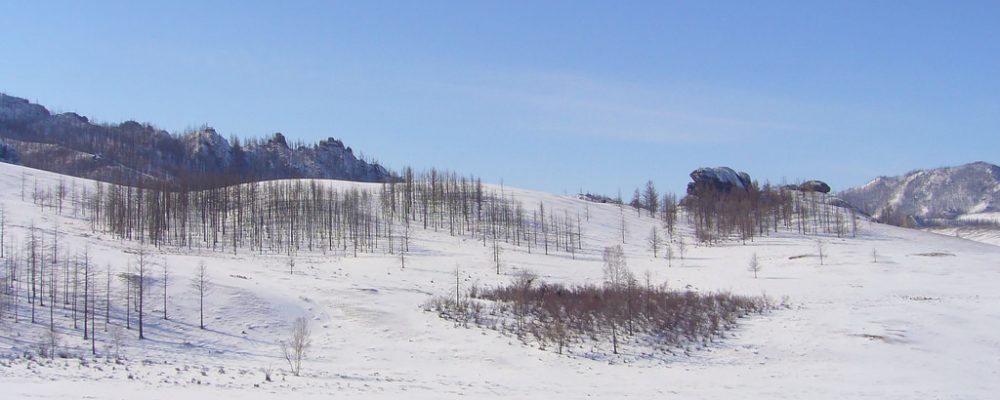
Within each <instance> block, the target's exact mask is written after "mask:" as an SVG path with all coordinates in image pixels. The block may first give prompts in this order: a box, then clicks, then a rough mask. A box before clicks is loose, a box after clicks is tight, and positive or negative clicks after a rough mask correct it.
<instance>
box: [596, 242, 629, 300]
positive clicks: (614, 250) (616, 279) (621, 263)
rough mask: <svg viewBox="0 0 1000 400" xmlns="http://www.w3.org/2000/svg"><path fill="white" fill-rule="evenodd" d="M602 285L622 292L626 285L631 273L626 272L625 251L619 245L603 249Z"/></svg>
mask: <svg viewBox="0 0 1000 400" xmlns="http://www.w3.org/2000/svg"><path fill="white" fill-rule="evenodd" d="M602 259H603V260H604V269H603V272H604V285H605V286H608V287H610V288H613V289H616V290H622V289H624V288H625V286H626V285H628V281H629V279H631V278H632V273H631V272H630V271H629V270H628V263H627V261H626V260H625V250H624V249H622V246H621V245H615V246H610V247H605V248H604V254H603V256H602Z"/></svg>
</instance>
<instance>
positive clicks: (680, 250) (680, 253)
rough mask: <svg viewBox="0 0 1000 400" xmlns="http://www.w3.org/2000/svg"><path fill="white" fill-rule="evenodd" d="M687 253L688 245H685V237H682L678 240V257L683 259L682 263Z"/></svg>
mask: <svg viewBox="0 0 1000 400" xmlns="http://www.w3.org/2000/svg"><path fill="white" fill-rule="evenodd" d="M685 252H687V244H686V243H684V237H683V236H682V237H680V238H678V239H677V256H678V257H680V258H681V261H684V253H685ZM681 264H683V263H681Z"/></svg>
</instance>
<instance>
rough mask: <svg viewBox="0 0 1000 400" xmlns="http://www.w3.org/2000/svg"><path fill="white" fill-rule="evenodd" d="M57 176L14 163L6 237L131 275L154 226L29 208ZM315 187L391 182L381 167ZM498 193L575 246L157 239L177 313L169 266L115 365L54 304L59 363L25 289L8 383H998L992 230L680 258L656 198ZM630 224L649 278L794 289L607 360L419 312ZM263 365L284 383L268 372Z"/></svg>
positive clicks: (564, 387)
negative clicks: (681, 346) (562, 223)
mask: <svg viewBox="0 0 1000 400" xmlns="http://www.w3.org/2000/svg"><path fill="white" fill-rule="evenodd" d="M22 179H23V180H25V181H27V182H28V183H27V185H26V186H27V187H28V188H29V189H28V192H27V194H26V195H25V197H24V198H22V197H21V193H20V191H19V190H18V188H20V187H22ZM36 180H37V184H36V183H35V182H36ZM60 182H62V186H64V187H71V188H73V190H72V191H71V193H77V196H79V195H80V193H82V192H84V191H83V190H82V189H83V188H85V187H88V188H92V187H93V185H94V184H93V182H90V181H86V180H82V179H74V178H65V177H60V176H58V175H56V174H52V173H48V172H42V171H37V170H31V169H26V168H24V167H20V166H14V165H0V184H3V185H4V187H6V188H9V190H5V191H3V192H0V204H2V205H3V208H4V217H5V227H6V228H5V232H4V235H5V236H6V238H7V239H6V240H7V241H11V240H15V241H16V243H18V246H15V248H22V247H19V246H23V244H24V243H26V242H25V241H23V238H25V237H26V236H25V235H26V234H28V233H30V227H32V226H34V227H35V228H36V230H37V231H38V233H39V236H40V237H42V238H47V237H50V236H51V233H52V231H53V229H55V230H57V231H59V232H61V233H62V235H61V237H60V238H59V246H60V248H63V249H66V251H69V252H70V253H68V255H76V256H80V255H82V252H83V250H84V249H86V251H87V253H86V254H87V255H89V257H90V258H91V260H92V263H93V265H96V266H99V268H98V271H99V272H100V273H105V271H104V270H105V268H110V270H111V271H112V272H113V273H115V274H117V273H119V272H123V271H124V270H125V268H126V266H127V264H129V263H131V264H134V263H135V254H134V253H127V252H134V251H135V249H136V248H137V247H138V243H136V242H134V241H128V240H121V239H119V238H118V237H117V236H115V235H114V234H112V233H107V232H102V231H101V230H96V231H95V229H94V225H93V223H92V222H91V221H92V216H90V215H83V212H82V211H81V210H85V209H86V207H85V206H84V205H76V204H75V203H74V202H73V201H67V202H66V203H65V204H63V205H62V208H61V211H60V209H59V208H58V206H57V205H55V204H53V203H51V202H50V203H48V205H46V206H45V207H44V208H41V207H39V206H38V205H36V204H35V203H38V202H40V201H41V202H44V201H45V200H34V199H35V198H37V199H44V198H46V197H47V196H45V195H44V194H42V195H38V196H33V193H45V192H48V193H54V192H56V191H57V188H58V187H59V186H60ZM316 183H317V184H318V185H322V186H329V187H332V188H336V189H338V190H349V189H351V188H358V189H366V188H367V189H370V190H379V185H375V184H366V183H352V182H342V181H317V182H316ZM35 187H37V188H38V189H34V188H35ZM486 189H487V190H490V191H497V192H500V191H501V190H502V191H503V194H504V196H508V197H511V198H516V199H517V201H520V202H522V203H523V204H525V205H535V204H544V206H545V208H546V210H548V212H549V213H552V214H556V215H560V214H565V215H573V214H577V213H579V215H581V216H582V217H581V229H580V231H581V233H582V235H581V243H580V244H581V246H580V247H581V248H580V249H579V250H578V251H574V252H573V253H569V252H567V251H555V250H552V251H550V255H544V254H540V253H541V251H540V249H538V248H534V249H532V251H531V252H530V253H529V252H528V250H527V249H525V248H523V247H518V246H508V245H503V259H504V263H503V264H504V265H503V267H502V269H501V274H500V275H498V274H497V273H496V271H495V269H494V268H495V267H494V263H493V259H492V254H493V250H492V248H491V246H486V245H484V242H483V241H481V240H478V239H476V238H473V237H468V236H464V235H461V234H458V235H453V234H451V233H449V231H448V230H447V229H435V228H434V227H433V226H428V227H427V228H426V229H425V228H423V227H422V226H419V225H417V224H414V227H413V230H412V232H411V234H412V236H411V237H410V246H411V248H410V251H409V252H407V253H406V260H405V268H401V266H400V261H399V255H398V254H389V253H388V252H386V251H372V252H361V253H358V254H357V256H355V255H354V253H353V251H351V250H350V246H348V250H343V249H339V248H338V249H335V250H333V251H321V250H314V251H311V252H310V251H305V250H303V251H300V252H298V253H297V254H296V255H295V257H294V258H295V264H294V266H293V267H291V270H290V267H289V265H288V264H289V263H288V259H289V256H288V255H287V254H284V253H274V252H269V251H266V250H260V251H250V250H247V249H236V250H235V252H234V250H233V249H230V248H226V249H221V248H220V249H216V250H212V249H211V247H205V246H203V245H197V246H189V247H183V248H182V247H175V246H169V245H164V246H162V247H160V248H152V247H150V248H149V251H150V252H151V253H152V258H153V259H154V260H155V263H156V265H157V271H158V268H159V266H162V265H163V264H166V265H167V266H168V268H169V271H170V275H169V276H170V281H169V282H173V283H170V284H169V286H168V290H169V291H170V292H171V293H172V294H171V296H170V298H169V301H168V304H167V311H168V314H169V318H170V319H169V320H164V319H162V318H161V317H160V315H161V313H162V312H163V308H162V306H161V304H162V303H161V302H162V300H160V296H162V293H161V292H160V289H157V287H159V283H160V282H161V281H159V280H158V279H157V280H154V281H153V282H154V283H152V284H151V285H152V288H153V289H152V290H153V293H152V294H151V297H150V299H151V300H150V301H149V304H148V305H147V306H148V307H149V309H148V310H147V324H148V325H147V329H146V335H147V339H145V340H141V341H140V340H138V339H137V337H136V332H135V327H134V326H133V329H132V330H127V331H125V337H124V339H123V348H122V350H121V351H122V353H123V354H124V356H125V357H124V358H125V359H124V360H123V361H117V362H116V361H113V360H108V359H106V358H105V357H106V356H107V355H108V353H109V352H111V351H112V350H111V349H109V348H108V343H109V342H108V340H109V334H110V333H105V332H102V328H103V326H104V324H103V321H101V319H100V318H98V319H97V325H96V328H97V329H96V336H95V337H96V346H97V350H98V354H99V356H98V357H94V356H91V355H90V343H89V342H85V341H83V340H82V333H81V332H80V330H79V329H73V327H72V325H73V323H72V318H73V316H72V313H70V312H69V311H68V308H67V306H66V305H62V304H61V305H60V306H58V307H56V309H54V310H53V311H55V313H54V315H55V318H56V319H57V323H59V327H58V328H57V331H58V332H59V342H60V343H61V345H60V348H61V349H62V350H63V352H65V353H66V354H68V355H69V358H56V359H55V360H51V361H50V360H48V359H45V358H39V357H37V356H32V357H31V358H30V359H29V358H27V357H26V356H25V355H26V354H34V353H36V351H37V349H38V346H39V342H43V343H44V341H45V340H46V339H45V338H46V337H47V336H46V335H47V333H46V332H47V331H48V321H49V311H50V309H49V308H48V307H47V306H46V307H39V310H40V311H39V312H38V314H39V315H38V319H39V320H40V322H39V323H36V324H31V323H30V322H26V321H25V319H26V318H27V308H26V304H25V303H24V302H22V303H19V305H18V307H19V310H20V311H19V312H20V317H19V318H20V321H19V322H16V323H15V322H14V320H13V318H12V315H11V314H10V312H9V310H10V308H7V309H6V310H7V312H5V314H4V315H3V316H0V354H2V355H0V375H2V376H3V377H4V393H5V396H7V395H9V396H11V397H14V398H29V397H46V398H80V397H109V396H113V397H133V396H141V397H142V398H173V397H177V396H185V397H187V398H218V397H223V398H229V397H240V398H268V399H272V398H297V399H298V398H327V397H330V396H349V397H378V398H399V397H406V398H435V399H436V398H457V397H469V396H472V397H475V398H581V397H586V396H594V397H605V398H621V397H638V398H651V397H659V396H664V395H667V396H671V395H673V396H679V397H683V398H693V397H697V398H719V399H723V398H725V399H728V398H733V397H749V398H813V399H817V398H831V399H834V398H836V399H840V398H845V397H849V398H887V397H888V398H916V397H923V398H928V397H929V398H935V397H948V398H987V397H990V396H992V395H993V394H994V393H995V392H996V391H997V390H998V389H1000V386H998V384H997V383H996V382H997V380H996V379H994V378H995V376H994V375H995V371H996V370H998V368H1000V360H998V359H997V358H996V357H995V354H997V353H998V351H1000V343H997V342H996V340H995V332H996V329H997V328H1000V315H997V313H996V312H995V307H994V305H995V304H996V303H997V301H998V300H1000V295H998V294H997V292H996V290H995V288H996V287H997V285H998V283H1000V268H998V266H997V265H996V262H995V260H997V257H998V256H1000V249H998V248H996V247H993V246H987V245H983V244H979V243H975V242H971V241H966V240H961V239H956V238H950V237H944V236H940V235H933V234H928V233H924V232H920V231H915V230H908V229H901V228H896V227H892V226H886V225H881V224H876V223H869V222H862V223H860V224H859V231H858V234H857V236H856V237H851V236H845V237H842V238H838V237H836V236H833V235H822V234H820V235H805V236H803V235H800V234H797V233H794V232H786V231H784V230H779V231H778V232H775V233H772V234H771V235H769V236H765V237H758V238H756V239H755V240H754V241H753V242H750V243H748V244H747V245H739V244H736V243H733V242H723V243H720V244H717V245H713V246H701V245H695V240H694V231H693V228H692V227H691V226H690V225H689V224H688V223H687V222H686V221H685V218H683V217H682V218H680V221H681V222H680V224H679V227H678V231H677V235H676V237H675V241H674V244H673V246H674V248H677V245H678V243H679V242H680V241H681V240H683V241H685V242H686V243H687V246H686V252H685V254H684V258H683V260H682V259H680V258H679V257H678V255H675V258H674V259H673V260H672V261H671V262H669V263H668V261H667V260H666V259H664V258H657V259H654V258H653V257H652V253H651V252H650V250H649V249H648V246H647V244H646V235H647V234H648V232H649V231H650V229H652V227H654V226H659V222H658V221H657V220H655V219H652V218H649V217H648V216H646V215H641V216H640V215H638V213H636V212H633V211H631V210H630V209H626V210H625V212H622V211H620V210H619V208H618V207H617V206H616V205H612V204H595V203H590V202H586V201H582V200H578V199H574V198H570V197H565V196H557V195H550V194H544V193H538V192H531V191H524V190H518V189H511V188H509V187H505V188H502V189H501V188H499V187H494V186H487V187H486ZM90 193H93V191H90ZM49 198H50V199H51V197H49ZM68 198H69V199H72V198H73V196H69V197H68ZM622 220H624V221H625V225H626V227H627V229H626V233H625V236H626V240H625V241H626V244H625V245H624V249H625V254H626V256H627V259H628V267H629V268H630V269H631V270H632V271H634V272H635V273H636V274H637V275H642V274H644V273H645V272H646V271H649V272H650V275H651V276H652V277H653V279H654V280H655V281H656V282H665V283H666V284H667V285H668V286H669V287H672V288H676V289H682V290H692V291H697V292H711V291H730V292H733V293H738V294H748V295H759V294H761V293H766V294H767V295H768V296H770V297H772V298H774V299H775V301H776V302H779V301H781V300H780V299H783V298H784V299H786V300H785V301H786V302H787V303H788V304H790V305H791V307H790V308H788V309H777V310H774V311H772V312H769V313H766V314H764V315H760V316H752V317H748V318H745V319H743V320H741V321H740V323H739V327H738V328H737V329H736V330H735V331H733V332H731V333H727V334H726V335H725V337H724V338H721V339H720V340H719V341H717V342H715V343H711V344H710V345H708V346H696V345H692V346H691V347H690V348H689V349H687V351H685V352H681V353H678V354H676V355H674V356H662V355H659V356H657V355H656V353H647V350H643V348H642V347H636V346H633V347H629V348H628V350H627V351H625V352H623V354H621V355H618V356H613V355H609V353H608V352H607V350H608V349H607V346H606V344H602V343H593V342H587V341H583V342H578V343H575V344H574V345H572V346H571V347H570V349H569V350H568V351H567V353H566V354H564V355H559V354H556V353H555V352H554V351H552V350H551V349H540V348H539V346H538V345H537V344H532V342H530V341H529V342H528V343H527V344H524V343H522V342H521V341H519V340H517V339H516V338H513V337H510V336H506V335H501V334H498V333H496V332H495V331H491V330H488V329H482V328H477V327H456V325H455V324H454V323H453V322H450V321H447V320H444V319H441V318H439V317H438V316H437V315H436V314H435V313H433V312H427V311H424V310H423V304H424V303H426V302H427V301H428V300H429V299H431V298H432V297H433V296H439V295H443V296H450V295H453V294H454V289H453V288H454V285H455V275H454V271H455V269H456V267H458V269H459V271H460V275H459V276H460V282H459V284H460V285H461V286H462V287H470V286H472V285H473V284H475V283H478V284H479V285H483V286H496V285H499V284H502V283H504V282H507V281H509V280H510V279H511V277H512V276H513V275H515V274H516V273H517V271H519V270H522V269H530V270H533V271H535V272H537V273H538V274H539V275H540V276H541V278H542V279H544V280H546V281H549V282H559V283H565V284H585V283H600V282H601V281H602V279H603V278H602V261H601V249H603V247H604V246H609V245H614V244H616V243H620V242H621V237H622V233H621V221H622ZM15 238H16V239H15ZM817 239H821V240H823V241H824V243H825V246H826V249H825V253H826V259H825V262H824V263H823V265H820V263H819V259H818V258H817V257H816V253H817V244H816V240H817ZM45 241H46V243H47V244H48V245H49V246H51V244H52V241H51V240H50V239H45ZM46 248H49V247H46ZM873 251H874V252H875V255H876V256H877V263H874V262H873ZM754 253H756V254H757V256H758V257H759V259H760V260H761V263H762V265H763V269H762V271H761V272H760V277H759V278H758V279H755V278H754V276H753V274H752V273H751V272H748V271H747V261H748V260H749V259H750V257H751V254H754ZM11 256H12V254H6V257H5V260H10V259H11ZM22 256H23V254H22ZM16 257H17V256H15V258H16ZM661 257H662V255H661ZM63 259H64V260H66V259H69V258H65V257H64V258H63ZM200 262H204V263H205V264H206V266H207V268H208V271H209V273H210V277H211V279H212V280H213V282H214V284H215V290H214V291H212V292H211V293H210V295H209V296H208V298H207V303H206V325H207V326H206V328H207V329H205V330H202V329H199V328H198V317H197V311H198V304H197V296H194V295H192V291H191V289H190V288H189V287H188V286H189V285H188V283H189V282H190V281H191V278H192V276H193V275H194V272H195V270H196V267H197V266H198V264H199V263H200ZM5 265H6V264H5ZM3 272H4V273H5V274H6V273H8V272H9V270H8V269H5V270H4V271H3ZM5 276H8V277H9V275H5ZM157 276H159V275H158V272H157V274H154V278H155V277H157ZM98 277H100V274H99V275H98ZM7 282H9V281H7ZM99 282H102V280H99ZM122 284H123V283H122V282H119V281H117V280H116V281H115V282H112V291H113V292H114V293H115V294H114V296H118V295H123V293H122V292H123V290H122V289H121V288H122V286H121V285H122ZM98 293H101V292H100V291H98ZM22 294H23V292H22ZM113 299H115V300H114V302H115V304H119V303H120V302H122V301H123V300H120V299H117V298H116V297H113ZM57 304H58V303H57ZM111 311H112V313H111V324H110V325H111V327H112V331H113V330H114V329H113V328H114V327H115V326H117V325H120V324H122V323H123V318H124V316H123V315H122V312H123V310H122V309H121V308H117V307H115V308H113V309H112V310H111ZM299 316H305V317H306V318H307V319H308V321H309V323H310V325H311V327H312V329H313V347H312V349H311V353H310V354H309V356H308V357H307V359H306V361H305V364H304V367H303V376H301V377H295V376H292V375H290V374H288V373H287V365H285V364H284V360H283V359H282V358H281V357H280V352H279V350H278V345H279V342H280V341H281V340H284V339H285V338H286V337H287V335H288V332H289V325H290V323H291V321H292V320H293V319H294V318H296V317H299ZM32 359H33V360H34V361H32ZM269 367H270V368H273V371H274V372H273V373H272V375H273V381H271V382H267V381H265V379H264V373H263V372H262V371H263V370H264V369H267V368H269ZM54 382H55V383H54ZM151 389H155V391H151Z"/></svg>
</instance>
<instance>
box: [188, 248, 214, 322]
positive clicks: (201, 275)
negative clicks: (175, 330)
mask: <svg viewBox="0 0 1000 400" xmlns="http://www.w3.org/2000/svg"><path fill="white" fill-rule="evenodd" d="M190 285H191V289H194V291H195V293H197V294H198V321H199V322H198V326H199V327H201V329H205V297H206V296H208V293H209V292H211V291H212V287H213V285H212V279H211V277H209V276H208V267H206V266H205V262H204V261H201V262H199V263H198V269H196V270H195V271H194V276H193V277H192V278H191V283H190Z"/></svg>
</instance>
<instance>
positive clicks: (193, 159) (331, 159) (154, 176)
mask: <svg viewBox="0 0 1000 400" xmlns="http://www.w3.org/2000/svg"><path fill="white" fill-rule="evenodd" d="M0 161H4V162H11V163H17V164H22V165H25V166H28V167H32V168H37V169H43V170H47V171H52V172H57V173H62V174H68V175H74V176H79V177H84V178H91V179H98V180H103V181H107V182H114V183H123V184H153V183H164V184H168V185H185V186H189V187H206V186H215V185H220V184H230V183H236V182H246V181H252V180H268V179H282V178H326V179H341V180H351V181H361V182H382V181H386V180H389V179H392V175H391V173H390V172H389V171H388V170H386V169H385V168H383V167H382V166H381V165H379V164H378V163H376V162H372V161H367V160H364V159H360V158H359V157H358V156H356V155H354V152H353V150H352V149H351V148H350V147H345V146H344V144H343V143H342V142H341V141H339V140H336V139H333V138H329V139H326V140H322V141H320V142H319V143H317V144H314V145H302V144H292V145H290V144H289V143H288V141H287V140H286V139H285V137H284V135H282V134H281V133H275V134H274V135H273V136H272V137H270V138H268V139H266V140H262V139H251V140H248V141H245V142H242V143H241V141H240V140H238V139H235V138H234V139H233V140H227V139H226V138H224V137H222V136H221V135H219V134H218V133H217V132H216V131H215V129H212V128H210V127H203V128H201V129H198V130H196V131H191V132H186V133H184V134H179V135H178V134H170V133H168V132H166V131H164V130H161V129H156V128H154V127H153V126H150V125H148V124H140V123H138V122H135V121H125V122H122V123H120V124H117V125H109V124H95V123H92V122H90V120H88V119H87V118H86V117H83V116H80V115H78V114H75V113H61V114H52V113H51V112H49V110H47V109H46V108H45V107H43V106H41V105H38V104H33V103H31V102H29V101H27V100H25V99H21V98H17V97H12V96H7V95H5V94H3V93H0Z"/></svg>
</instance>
